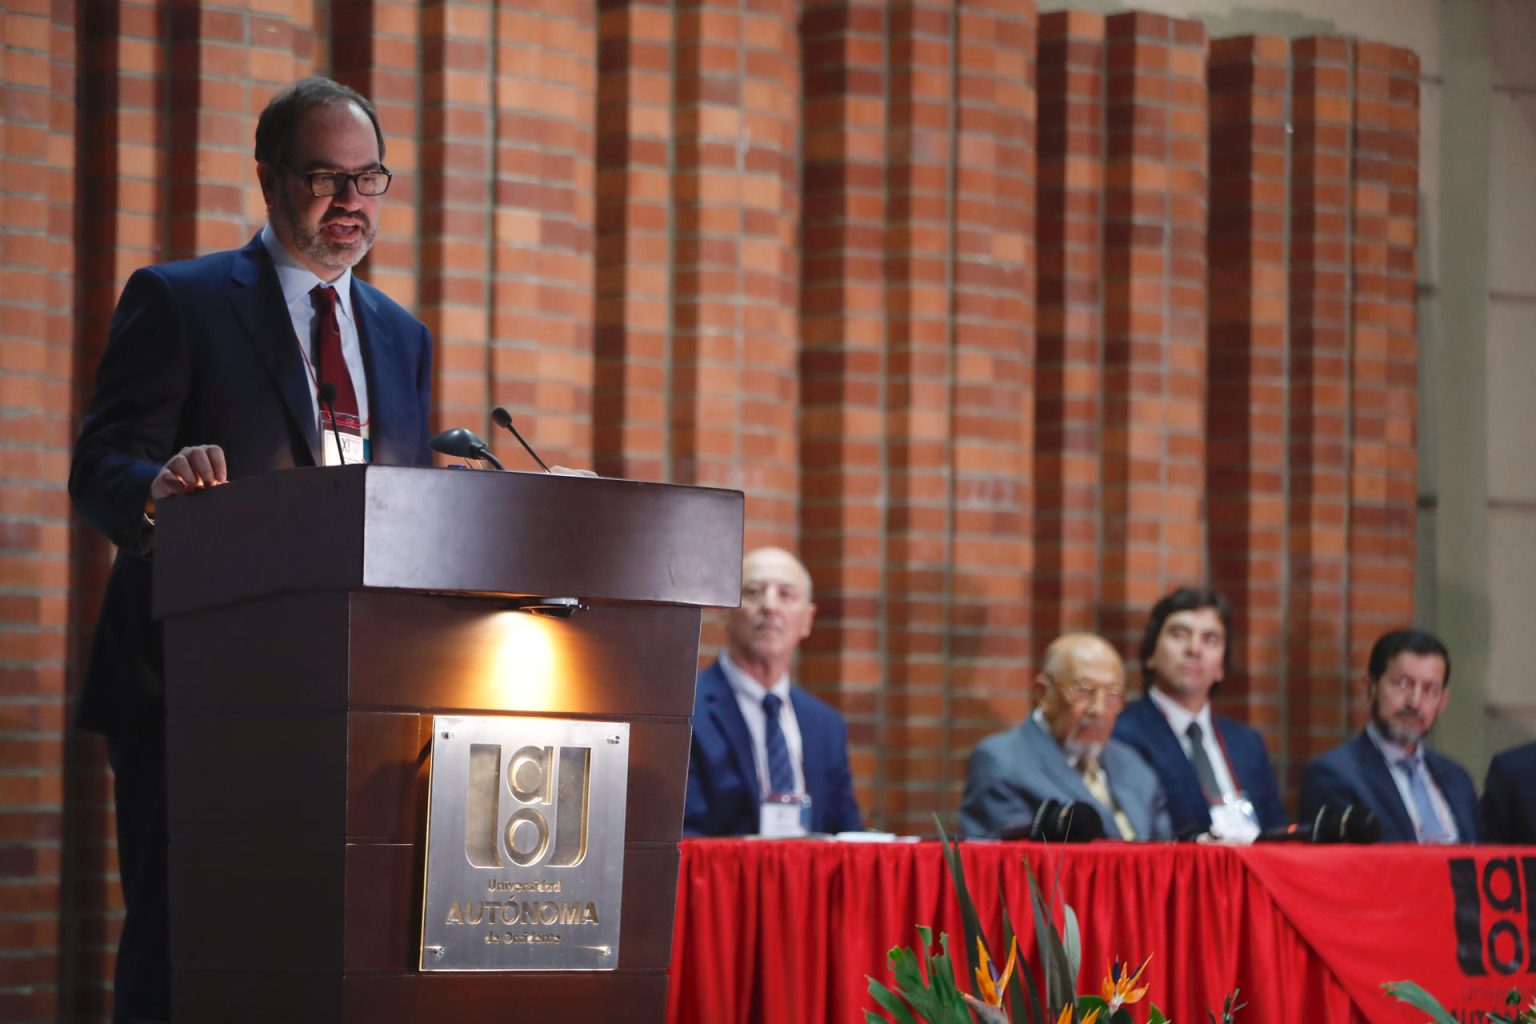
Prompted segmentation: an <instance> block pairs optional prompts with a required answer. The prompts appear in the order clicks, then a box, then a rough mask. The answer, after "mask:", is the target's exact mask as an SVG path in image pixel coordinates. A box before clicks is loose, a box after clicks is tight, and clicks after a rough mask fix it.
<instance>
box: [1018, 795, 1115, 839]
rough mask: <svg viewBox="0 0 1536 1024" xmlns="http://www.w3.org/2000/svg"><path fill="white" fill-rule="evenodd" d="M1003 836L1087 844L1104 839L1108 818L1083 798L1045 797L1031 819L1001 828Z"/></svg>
mask: <svg viewBox="0 0 1536 1024" xmlns="http://www.w3.org/2000/svg"><path fill="white" fill-rule="evenodd" d="M997 837H998V838H999V839H1028V840H1031V841H1033V842H1037V843H1087V842H1092V841H1093V840H1095V839H1103V838H1104V819H1103V818H1100V817H1099V812H1098V811H1096V810H1095V809H1094V807H1093V805H1092V804H1089V803H1086V802H1084V801H1081V800H1077V801H1071V802H1068V801H1063V800H1056V799H1054V798H1051V799H1046V800H1042V801H1041V802H1040V806H1039V807H1037V808H1036V809H1035V814H1034V817H1032V818H1031V819H1030V820H1029V821H1027V822H1019V823H1017V824H1014V825H1008V826H1006V827H1004V828H1002V829H1000V830H998V833H997Z"/></svg>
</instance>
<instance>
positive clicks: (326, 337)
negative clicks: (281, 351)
mask: <svg viewBox="0 0 1536 1024" xmlns="http://www.w3.org/2000/svg"><path fill="white" fill-rule="evenodd" d="M310 294H311V295H313V296H314V297H315V310H316V313H317V314H318V316H317V319H318V320H319V326H320V343H319V344H318V345H316V346H315V377H316V378H317V380H318V381H319V382H320V383H322V384H323V383H325V382H326V381H330V383H331V386H332V387H334V388H335V389H336V400H335V402H333V403H332V406H333V408H334V409H335V410H336V425H337V427H339V428H340V429H342V430H345V431H347V432H349V433H353V434H357V433H361V430H360V428H359V425H358V422H357V391H356V390H355V389H354V388H353V387H352V374H350V373H348V372H347V361H346V359H344V358H343V357H342V355H341V321H340V320H338V319H337V318H336V301H337V300H336V289H335V288H333V287H331V286H330V285H328V284H317V285H315V287H314V290H313V291H311V292H310ZM324 413H325V410H324V409H323V408H322V409H321V414H322V415H324Z"/></svg>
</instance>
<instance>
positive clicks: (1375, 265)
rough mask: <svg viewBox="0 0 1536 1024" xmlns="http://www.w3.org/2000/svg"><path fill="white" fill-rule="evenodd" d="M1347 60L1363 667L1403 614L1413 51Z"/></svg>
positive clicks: (1414, 406)
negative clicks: (1350, 73)
mask: <svg viewBox="0 0 1536 1024" xmlns="http://www.w3.org/2000/svg"><path fill="white" fill-rule="evenodd" d="M1354 71H1355V79H1354V102H1353V106H1354V111H1353V113H1354V148H1353V151H1352V153H1351V168H1350V170H1351V184H1350V199H1351V204H1352V219H1351V225H1350V226H1351V232H1350V248H1351V252H1352V263H1351V267H1350V326H1351V349H1350V367H1349V369H1350V389H1349V394H1350V421H1351V422H1350V426H1351V430H1350V441H1351V445H1350V468H1349V473H1350V504H1349V562H1350V567H1349V577H1350V578H1349V619H1350V635H1349V651H1350V665H1351V667H1352V668H1354V669H1355V670H1356V672H1357V674H1363V669H1364V667H1365V664H1366V658H1367V655H1368V654H1369V652H1370V647H1371V644H1372V643H1373V642H1374V641H1375V639H1376V638H1377V637H1378V636H1379V635H1380V634H1381V633H1383V632H1385V631H1386V630H1389V629H1392V628H1395V627H1398V626H1405V625H1409V624H1411V622H1412V619H1413V565H1414V548H1415V537H1414V516H1415V503H1416V499H1417V494H1416V487H1415V475H1416V473H1417V469H1418V465H1417V461H1416V452H1415V447H1414V438H1415V426H1416V424H1417V420H1418V378H1417V353H1418V348H1417V341H1416V338H1415V332H1416V329H1417V316H1416V310H1415V304H1414V286H1415V270H1416V264H1415V259H1414V246H1415V243H1416V241H1417V234H1416V223H1417V194H1418V192H1417V186H1418V177H1417V172H1416V167H1417V154H1418V86H1417V76H1418V59H1417V58H1416V57H1415V56H1414V55H1413V54H1412V53H1411V52H1409V51H1407V50H1395V49H1392V48H1390V47H1387V46H1383V45H1380V44H1377V43H1364V42H1362V43H1357V44H1356V45H1355V53H1354ZM1364 713H1365V712H1364V707H1363V705H1361V706H1358V707H1357V709H1356V713H1355V716H1354V718H1355V723H1356V724H1359V723H1360V722H1361V721H1363V719H1364Z"/></svg>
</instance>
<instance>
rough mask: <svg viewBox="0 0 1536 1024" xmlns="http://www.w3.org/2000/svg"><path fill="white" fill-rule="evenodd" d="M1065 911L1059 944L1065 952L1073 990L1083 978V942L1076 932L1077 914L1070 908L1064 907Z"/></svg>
mask: <svg viewBox="0 0 1536 1024" xmlns="http://www.w3.org/2000/svg"><path fill="white" fill-rule="evenodd" d="M1065 910H1066V913H1065V914H1064V915H1063V923H1064V927H1063V928H1062V933H1061V944H1062V947H1063V948H1065V949H1066V951H1067V973H1068V974H1070V975H1071V976H1072V984H1071V988H1074V989H1075V988H1077V986H1078V984H1079V983H1080V982H1081V981H1082V978H1083V940H1082V935H1081V934H1080V933H1079V932H1078V927H1077V912H1076V911H1075V910H1073V909H1072V908H1071V907H1066V908H1065Z"/></svg>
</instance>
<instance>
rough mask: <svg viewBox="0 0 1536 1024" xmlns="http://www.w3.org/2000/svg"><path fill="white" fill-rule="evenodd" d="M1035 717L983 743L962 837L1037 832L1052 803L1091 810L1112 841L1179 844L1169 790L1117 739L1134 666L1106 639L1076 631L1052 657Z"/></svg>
mask: <svg viewBox="0 0 1536 1024" xmlns="http://www.w3.org/2000/svg"><path fill="white" fill-rule="evenodd" d="M1034 695H1035V711H1034V713H1033V714H1031V715H1030V717H1029V718H1028V719H1026V720H1025V721H1024V722H1023V723H1022V724H1021V725H1019V726H1017V727H1016V728H1013V729H1010V730H1009V731H1007V732H1002V733H998V734H997V735H995V736H989V737H987V738H986V739H985V740H982V741H981V743H980V745H978V746H977V748H976V752H975V753H974V754H972V755H971V763H970V767H969V769H968V771H967V772H966V778H965V796H964V798H963V799H962V801H961V804H960V834H961V835H962V836H967V837H970V838H983V837H994V836H998V835H1000V834H1002V833H1004V832H1013V831H1015V830H1022V829H1027V828H1028V826H1029V824H1030V822H1031V820H1032V819H1033V818H1034V815H1035V813H1036V812H1037V811H1038V810H1039V809H1040V807H1041V805H1042V804H1044V803H1045V801H1047V800H1057V801H1060V802H1061V803H1064V804H1067V803H1086V804H1088V805H1089V806H1091V807H1094V808H1095V809H1096V810H1097V811H1098V812H1099V818H1100V820H1101V822H1102V824H1103V827H1104V834H1105V835H1106V836H1108V837H1110V838H1119V839H1128V840H1129V839H1141V840H1158V839H1170V838H1172V836H1173V827H1172V825H1171V824H1170V822H1169V819H1168V806H1167V801H1166V799H1165V798H1164V795H1163V790H1162V786H1161V785H1160V784H1159V783H1158V781H1157V776H1156V775H1155V774H1154V773H1153V771H1152V769H1151V768H1149V767H1148V766H1147V763H1146V762H1145V761H1143V760H1142V759H1141V756H1140V755H1139V754H1137V753H1136V752H1135V751H1134V750H1132V749H1131V748H1130V747H1128V746H1126V745H1125V744H1124V743H1121V742H1119V741H1117V740H1112V739H1110V731H1111V730H1112V729H1114V726H1115V718H1116V717H1117V716H1118V715H1119V714H1120V709H1121V708H1122V707H1124V706H1125V665H1124V663H1123V661H1122V660H1121V658H1120V655H1119V654H1118V653H1116V651H1115V649H1114V648H1113V647H1112V646H1110V644H1109V642H1108V641H1107V640H1105V639H1104V638H1103V637H1099V636H1095V635H1094V634H1092V633H1067V634H1065V635H1064V636H1061V637H1058V638H1057V639H1056V640H1055V641H1053V642H1052V643H1051V645H1050V647H1048V648H1046V652H1045V668H1044V671H1042V672H1041V673H1040V675H1039V676H1038V677H1036V679H1035V688H1034Z"/></svg>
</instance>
